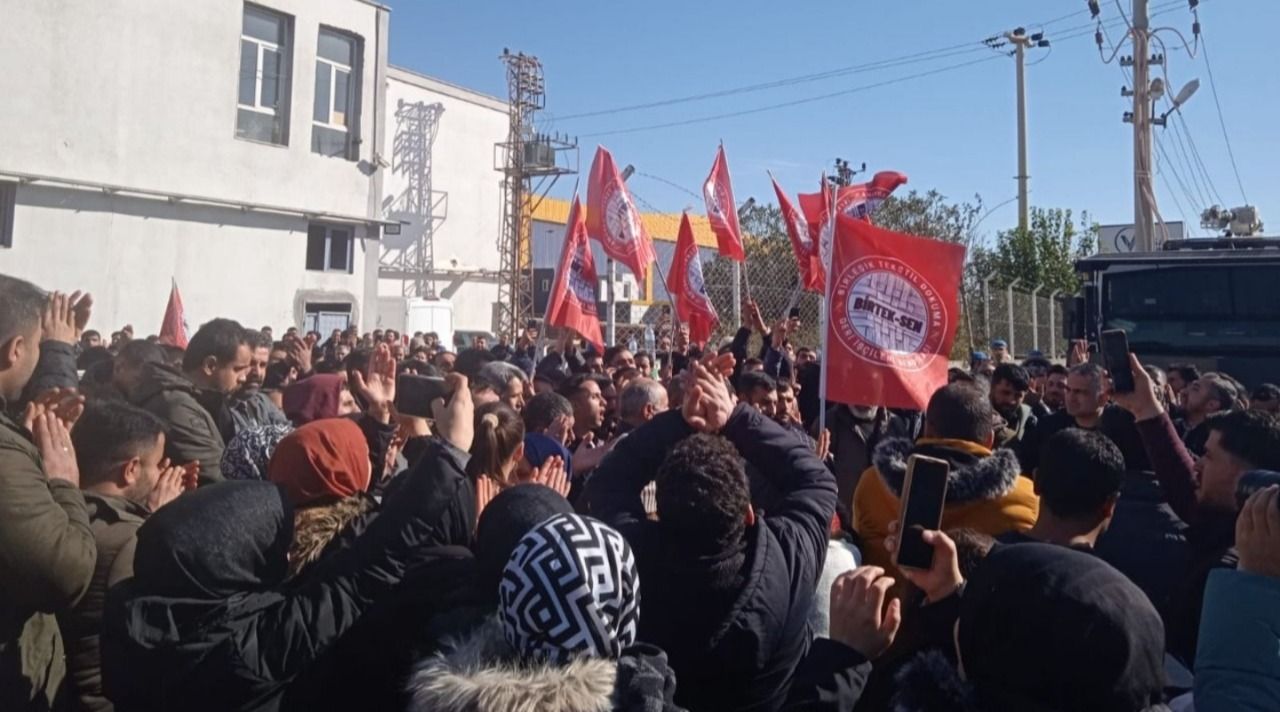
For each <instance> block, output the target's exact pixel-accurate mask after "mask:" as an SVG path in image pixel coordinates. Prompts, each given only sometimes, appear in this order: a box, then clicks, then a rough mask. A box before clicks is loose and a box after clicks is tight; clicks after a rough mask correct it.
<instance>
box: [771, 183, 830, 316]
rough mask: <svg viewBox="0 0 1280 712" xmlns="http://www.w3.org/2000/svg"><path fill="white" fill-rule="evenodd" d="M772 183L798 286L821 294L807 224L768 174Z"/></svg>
mask: <svg viewBox="0 0 1280 712" xmlns="http://www.w3.org/2000/svg"><path fill="white" fill-rule="evenodd" d="M769 180H771V181H773V192H774V193H775V194H777V196H778V208H779V209H780V210H781V211H782V219H783V221H785V222H786V224H787V237H789V238H791V251H792V252H794V253H795V256H796V270H797V271H798V272H799V273H800V284H801V285H802V286H803V287H804V288H805V289H806V290H807V291H810V292H818V293H822V272H821V269H822V266H821V265H819V264H817V262H816V258H815V257H814V251H813V238H812V237H811V236H810V235H809V223H808V222H806V221H805V218H804V216H803V215H801V214H800V211H798V210H796V208H795V206H794V205H792V204H791V200H790V199H789V198H787V194H786V193H785V192H783V190H782V186H780V185H778V179H777V178H774V177H773V174H772V173H770V174H769Z"/></svg>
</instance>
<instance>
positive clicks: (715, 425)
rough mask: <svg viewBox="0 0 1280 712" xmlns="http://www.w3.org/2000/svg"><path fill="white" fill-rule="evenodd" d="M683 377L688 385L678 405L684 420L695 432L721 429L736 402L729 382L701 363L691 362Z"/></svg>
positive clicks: (715, 431) (731, 413)
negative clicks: (680, 404) (681, 403)
mask: <svg viewBox="0 0 1280 712" xmlns="http://www.w3.org/2000/svg"><path fill="white" fill-rule="evenodd" d="M686 376H687V377H688V378H689V382H690V385H689V387H688V389H687V390H686V391H685V398H684V404H683V406H681V412H682V413H684V419H685V422H686V423H688V424H689V427H691V428H693V429H694V430H697V431H698V432H702V433H718V432H720V429H721V428H723V427H724V426H725V424H726V423H728V422H729V417H730V416H732V415H733V408H734V406H735V405H736V402H735V400H734V397H733V393H732V392H731V391H730V389H729V384H728V381H727V380H725V378H724V377H723V376H721V375H720V374H719V373H712V372H711V371H710V370H708V369H707V367H706V366H704V365H702V364H701V363H694V364H691V365H690V370H689V372H688V373H687V374H686Z"/></svg>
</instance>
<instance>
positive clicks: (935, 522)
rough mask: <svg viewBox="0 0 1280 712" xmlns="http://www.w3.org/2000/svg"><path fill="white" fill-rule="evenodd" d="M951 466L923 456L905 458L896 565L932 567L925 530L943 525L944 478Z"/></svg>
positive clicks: (930, 548) (915, 567)
mask: <svg viewBox="0 0 1280 712" xmlns="http://www.w3.org/2000/svg"><path fill="white" fill-rule="evenodd" d="M950 471H951V465H950V463H948V462H947V461H946V460H939V459H936V458H932V457H924V456H923V455H912V456H911V457H910V458H908V459H907V482H906V487H905V488H904V491H903V496H904V499H903V501H902V517H901V518H900V519H899V520H898V558H897V564H898V565H899V566H909V567H911V568H914V569H928V568H930V567H931V566H933V547H932V546H929V545H928V544H926V543H925V541H924V532H925V531H926V530H934V529H937V528H938V527H939V526H940V525H941V524H942V506H943V504H944V503H945V502H946V499H947V475H948V473H950Z"/></svg>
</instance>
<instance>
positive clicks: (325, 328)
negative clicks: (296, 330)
mask: <svg viewBox="0 0 1280 712" xmlns="http://www.w3.org/2000/svg"><path fill="white" fill-rule="evenodd" d="M305 309H306V311H305V313H304V314H303V322H302V323H303V329H304V330H306V331H318V332H320V333H321V334H323V335H324V336H325V338H328V337H329V334H332V333H333V330H334V329H338V330H339V331H346V330H347V327H349V326H351V305H350V304H346V303H342V302H337V303H317V302H307V303H306V307H305Z"/></svg>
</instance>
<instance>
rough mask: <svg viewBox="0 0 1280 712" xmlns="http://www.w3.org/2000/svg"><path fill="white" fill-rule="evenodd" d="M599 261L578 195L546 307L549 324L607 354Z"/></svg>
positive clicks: (574, 200) (570, 214)
mask: <svg viewBox="0 0 1280 712" xmlns="http://www.w3.org/2000/svg"><path fill="white" fill-rule="evenodd" d="M598 284H599V280H598V278H597V277H596V260H595V257H593V256H592V255H591V242H590V241H588V239H587V226H586V223H584V222H583V219H582V205H581V203H580V202H579V201H578V198H577V196H574V198H573V207H571V208H570V209H569V222H568V225H566V226H565V231H564V248H563V249H562V250H561V252H560V265H559V267H558V268H557V269H556V278H555V282H554V283H553V284H552V285H551V301H550V303H549V304H548V305H547V319H546V321H547V323H548V324H550V325H551V326H560V327H564V328H566V329H573V330H574V331H576V332H578V333H579V334H581V335H582V338H584V339H586V340H587V341H590V342H591V343H592V344H593V345H594V346H595V347H596V348H597V349H599V350H600V351H604V338H603V337H602V336H601V334H600V316H599V315H598V314H597V313H596V302H597V298H596V289H597V286H596V285H598Z"/></svg>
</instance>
